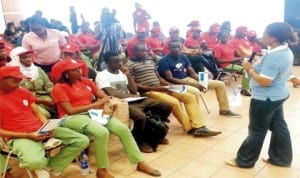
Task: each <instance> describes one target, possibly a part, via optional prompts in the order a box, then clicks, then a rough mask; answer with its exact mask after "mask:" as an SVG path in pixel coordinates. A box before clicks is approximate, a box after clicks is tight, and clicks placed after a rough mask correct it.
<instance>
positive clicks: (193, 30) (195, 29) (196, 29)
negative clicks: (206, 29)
mask: <svg viewBox="0 0 300 178" xmlns="http://www.w3.org/2000/svg"><path fill="white" fill-rule="evenodd" d="M191 31H192V32H201V31H202V30H201V29H200V28H199V27H197V26H195V27H192V28H191Z"/></svg>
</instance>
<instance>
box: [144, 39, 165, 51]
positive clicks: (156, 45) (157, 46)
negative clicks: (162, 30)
mask: <svg viewBox="0 0 300 178" xmlns="http://www.w3.org/2000/svg"><path fill="white" fill-rule="evenodd" d="M146 41H148V43H149V47H150V49H151V50H152V51H153V52H154V53H155V54H157V55H161V53H162V49H163V42H162V40H161V39H160V38H159V37H152V36H150V37H148V38H147V39H146Z"/></svg>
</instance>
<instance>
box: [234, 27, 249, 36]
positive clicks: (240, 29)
mask: <svg viewBox="0 0 300 178" xmlns="http://www.w3.org/2000/svg"><path fill="white" fill-rule="evenodd" d="M236 31H237V32H240V33H242V34H244V35H247V34H248V31H247V27H246V26H239V27H237V28H236Z"/></svg>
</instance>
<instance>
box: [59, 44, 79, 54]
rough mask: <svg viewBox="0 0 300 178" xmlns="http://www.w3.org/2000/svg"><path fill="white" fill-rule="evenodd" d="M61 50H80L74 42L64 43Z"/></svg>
mask: <svg viewBox="0 0 300 178" xmlns="http://www.w3.org/2000/svg"><path fill="white" fill-rule="evenodd" d="M62 51H63V52H68V53H75V52H80V49H79V47H78V46H77V45H75V44H66V45H65V46H64V47H63V49H62Z"/></svg>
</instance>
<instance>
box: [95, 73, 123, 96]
mask: <svg viewBox="0 0 300 178" xmlns="http://www.w3.org/2000/svg"><path fill="white" fill-rule="evenodd" d="M96 84H97V86H98V88H100V89H103V88H108V87H111V88H113V89H116V90H119V91H120V92H123V93H128V89H127V85H128V80H127V77H126V75H125V74H123V73H122V72H121V71H119V73H118V74H113V73H110V72H109V71H108V70H107V69H105V70H104V71H102V72H99V73H98V74H97V77H96Z"/></svg>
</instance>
